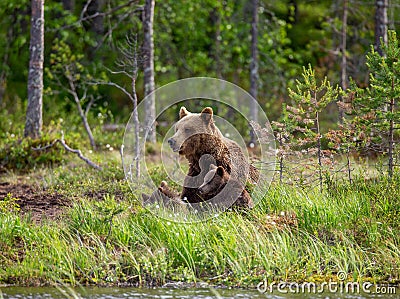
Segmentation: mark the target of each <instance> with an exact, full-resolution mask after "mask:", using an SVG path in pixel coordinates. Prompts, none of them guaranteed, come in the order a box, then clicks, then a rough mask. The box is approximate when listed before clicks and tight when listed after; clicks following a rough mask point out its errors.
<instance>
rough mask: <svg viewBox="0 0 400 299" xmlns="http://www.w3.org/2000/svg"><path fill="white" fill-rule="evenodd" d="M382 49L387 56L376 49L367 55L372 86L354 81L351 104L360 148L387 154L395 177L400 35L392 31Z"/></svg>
mask: <svg viewBox="0 0 400 299" xmlns="http://www.w3.org/2000/svg"><path fill="white" fill-rule="evenodd" d="M381 47H382V51H383V53H384V55H383V57H382V56H380V55H379V53H378V52H377V51H375V50H374V48H373V47H371V51H370V53H368V55H367V66H368V68H369V70H370V86H369V87H367V88H359V87H358V86H357V85H356V84H355V83H354V82H353V84H352V88H351V89H350V90H349V91H348V94H347V102H350V106H351V107H349V112H350V114H352V115H353V119H352V120H351V122H350V124H351V126H352V128H353V130H354V131H355V133H354V135H356V137H357V143H358V146H360V147H363V148H367V149H368V150H370V151H376V152H380V153H384V154H386V155H387V157H388V160H389V162H388V172H389V176H391V175H392V173H393V167H394V164H395V163H394V161H393V160H394V157H395V151H396V144H397V142H398V140H399V137H400V136H399V133H398V129H399V128H400V110H399V98H400V60H399V57H400V47H399V42H398V39H397V36H396V32H394V31H389V34H388V44H387V45H385V44H384V43H383V42H382V43H381ZM348 105H349V104H348ZM397 150H398V149H397Z"/></svg>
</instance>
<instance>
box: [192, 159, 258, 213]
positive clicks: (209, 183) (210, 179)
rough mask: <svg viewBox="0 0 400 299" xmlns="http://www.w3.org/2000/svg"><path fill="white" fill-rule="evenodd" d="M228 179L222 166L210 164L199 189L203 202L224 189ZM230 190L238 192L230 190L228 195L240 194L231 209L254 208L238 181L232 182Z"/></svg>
mask: <svg viewBox="0 0 400 299" xmlns="http://www.w3.org/2000/svg"><path fill="white" fill-rule="evenodd" d="M230 179H231V176H230V174H229V173H228V172H227V171H226V170H225V169H224V168H223V167H222V166H218V167H217V166H216V165H214V164H211V165H210V169H209V171H208V173H207V174H206V175H205V176H204V181H203V184H201V186H200V187H199V193H200V194H201V196H202V197H203V198H204V199H205V200H208V199H211V198H213V197H214V196H216V195H217V194H218V193H220V192H221V190H222V189H224V188H225V186H226V185H227V183H228V181H229V180H230ZM232 180H233V179H232ZM231 188H232V189H234V188H240V189H239V190H237V189H236V190H232V189H231V190H229V191H230V192H229V191H228V192H229V193H230V194H240V195H239V197H238V198H237V199H236V201H235V202H234V203H233V205H232V208H253V207H254V204H253V200H252V199H251V197H250V194H249V193H248V192H247V191H246V189H245V188H244V186H243V185H242V184H241V183H240V182H239V181H237V180H233V181H232V186H231Z"/></svg>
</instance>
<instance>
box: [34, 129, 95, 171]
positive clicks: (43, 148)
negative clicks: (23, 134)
mask: <svg viewBox="0 0 400 299" xmlns="http://www.w3.org/2000/svg"><path fill="white" fill-rule="evenodd" d="M57 143H60V144H61V145H62V146H63V147H64V148H65V149H66V150H67V151H68V152H71V153H74V154H76V155H77V156H78V157H79V158H80V159H81V160H83V161H85V162H86V164H88V165H89V166H91V167H93V168H95V169H97V170H102V168H101V167H100V166H99V165H97V164H96V163H94V162H92V161H91V160H90V159H89V158H87V157H85V156H84V155H83V154H82V152H81V150H79V149H73V148H71V147H69V146H68V145H67V144H66V143H65V140H64V134H62V136H61V139H56V140H54V141H53V142H52V143H51V144H49V145H46V146H43V147H37V148H35V147H33V148H32V149H33V150H34V151H43V150H45V149H48V148H51V147H53V146H55V145H56V144H57Z"/></svg>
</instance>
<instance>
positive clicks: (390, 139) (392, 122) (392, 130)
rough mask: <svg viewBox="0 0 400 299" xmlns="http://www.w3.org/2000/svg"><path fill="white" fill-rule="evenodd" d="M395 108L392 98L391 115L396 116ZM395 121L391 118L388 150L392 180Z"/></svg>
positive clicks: (389, 171) (389, 170)
mask: <svg viewBox="0 0 400 299" xmlns="http://www.w3.org/2000/svg"><path fill="white" fill-rule="evenodd" d="M393 91H394V77H392V92H393ZM394 107H395V99H394V97H393V96H392V98H391V99H390V113H391V114H392V115H394ZM394 130H395V128H394V120H393V117H391V118H390V124H389V150H388V156H389V166H388V173H389V177H390V178H392V176H393V166H394V165H393V150H394Z"/></svg>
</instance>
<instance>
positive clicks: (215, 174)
mask: <svg viewBox="0 0 400 299" xmlns="http://www.w3.org/2000/svg"><path fill="white" fill-rule="evenodd" d="M229 178H230V176H229V173H228V172H227V171H226V170H225V169H224V168H223V167H222V166H218V167H217V166H215V165H214V164H211V165H210V169H209V171H208V172H207V174H206V175H205V176H204V181H203V184H201V186H200V187H199V192H200V194H202V195H206V194H207V195H216V194H218V192H219V190H221V189H222V188H223V187H224V186H225V185H226V183H227V182H228V181H229Z"/></svg>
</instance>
